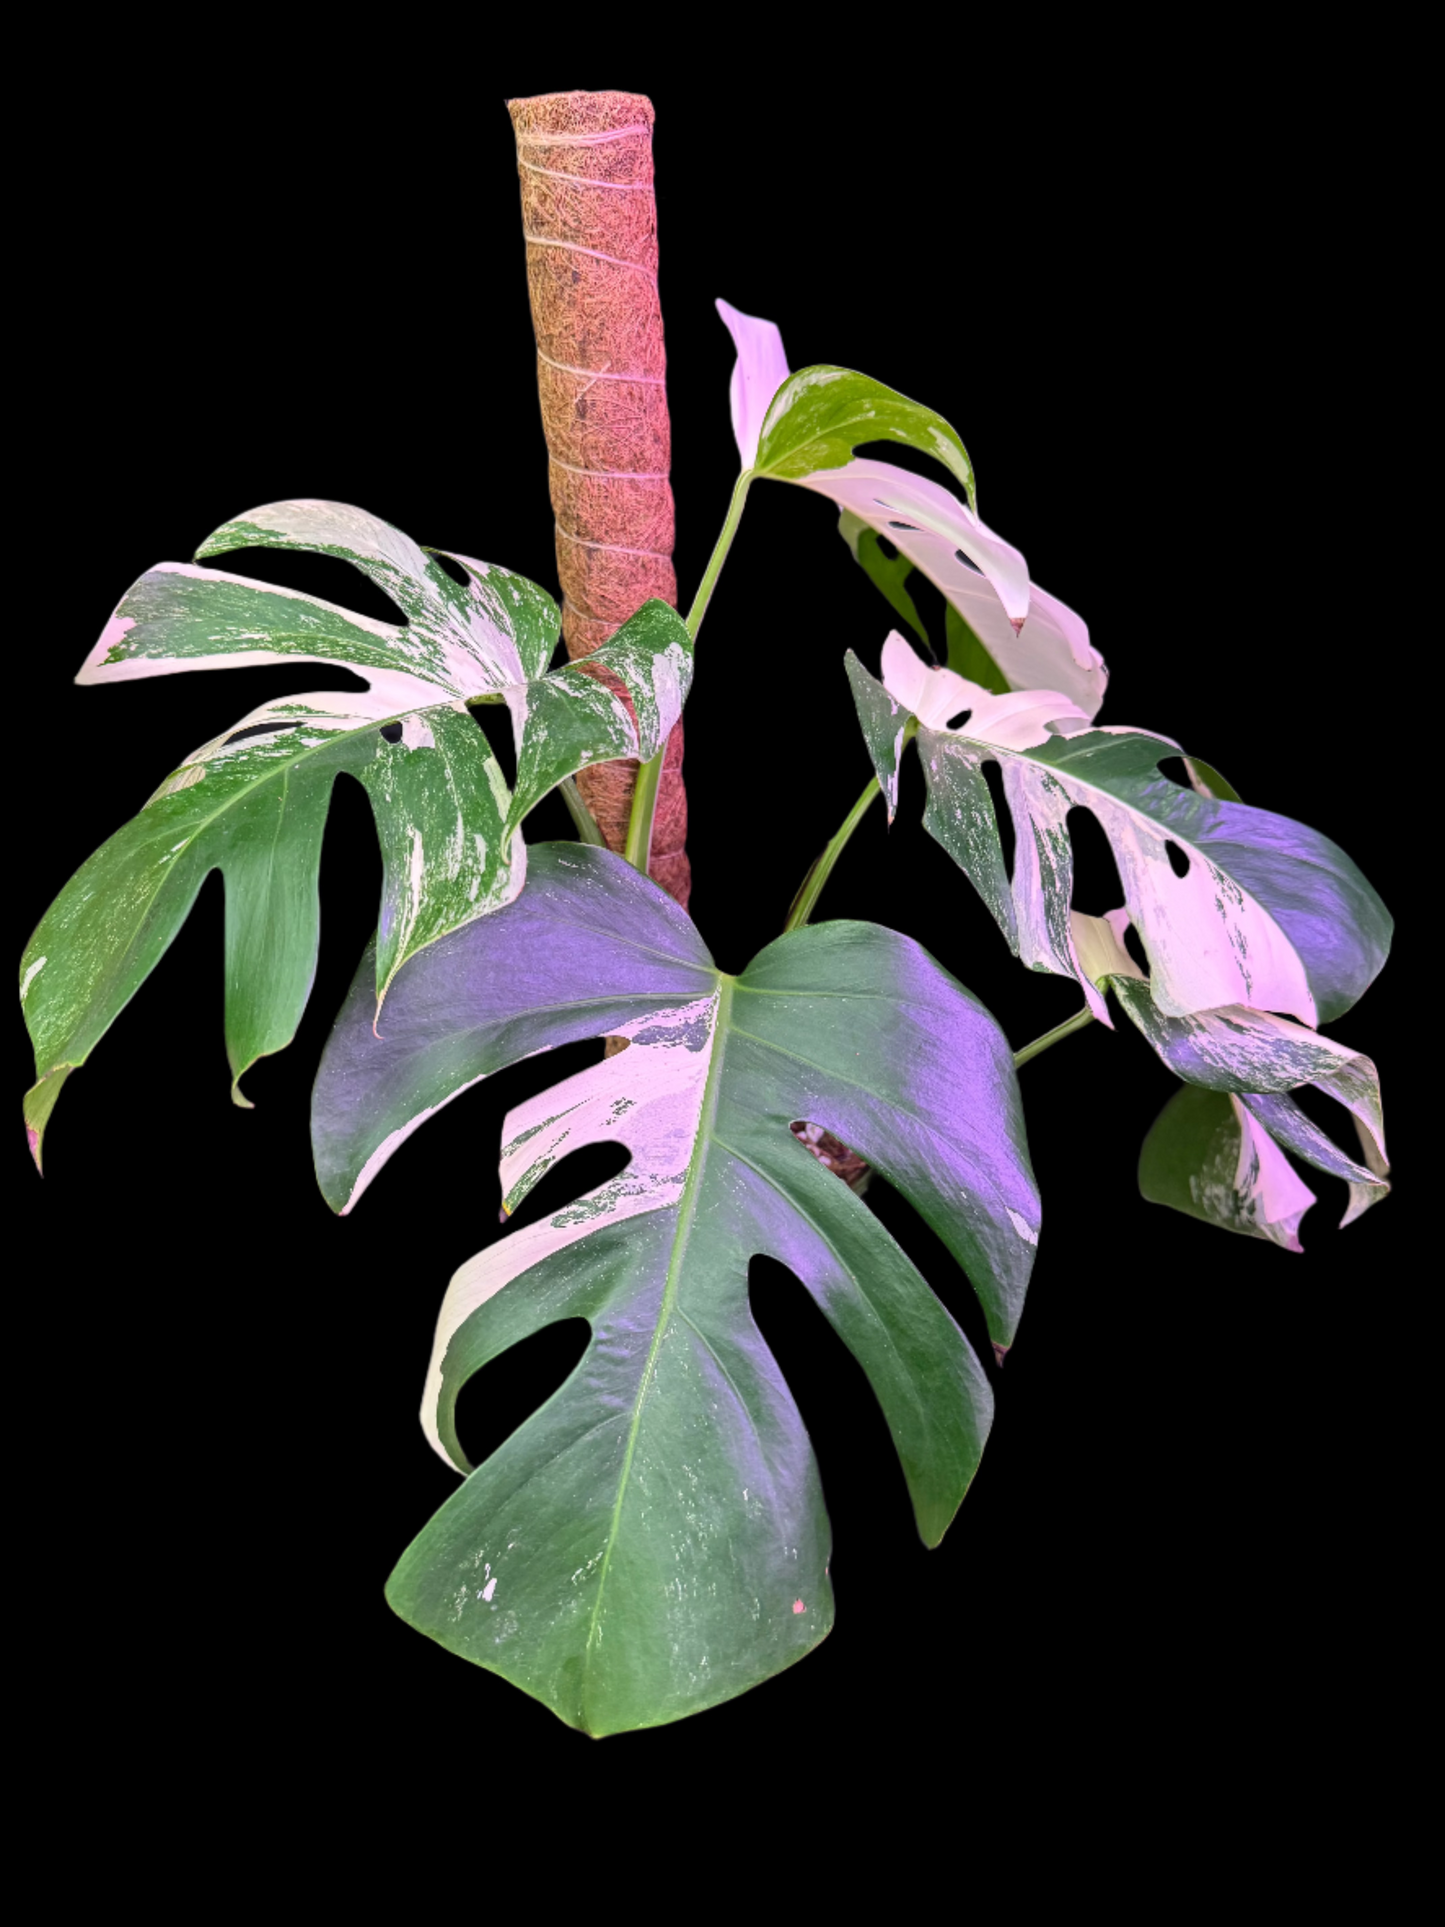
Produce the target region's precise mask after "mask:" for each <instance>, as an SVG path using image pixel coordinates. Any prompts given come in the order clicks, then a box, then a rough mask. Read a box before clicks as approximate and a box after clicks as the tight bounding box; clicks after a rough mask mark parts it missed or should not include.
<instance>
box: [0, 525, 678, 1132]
mask: <svg viewBox="0 0 1445 1927" xmlns="http://www.w3.org/2000/svg"><path fill="white" fill-rule="evenodd" d="M258 546H264V547H270V548H280V549H303V550H310V551H314V552H316V553H320V554H327V555H334V556H338V557H341V558H343V559H344V560H346V561H348V562H351V563H352V564H354V566H355V567H356V568H357V569H359V570H360V571H361V572H362V573H363V574H364V575H366V576H367V577H368V578H369V579H370V580H371V581H372V582H374V583H375V584H376V585H377V586H378V587H379V588H381V589H383V590H384V591H385V592H386V593H387V594H388V595H389V596H390V597H391V598H392V600H393V601H394V602H395V603H396V604H397V606H398V607H399V608H400V609H401V611H402V612H403V614H404V615H405V616H406V622H405V624H404V625H403V624H391V623H385V622H378V621H375V620H373V619H371V618H369V617H365V616H360V615H357V614H355V613H353V612H351V611H349V610H346V609H343V608H339V607H337V606H336V605H335V604H332V603H329V602H325V601H322V600H321V599H319V598H317V597H315V596H310V595H303V594H300V593H298V592H296V591H294V590H289V589H279V588H275V587H273V586H272V585H270V584H267V583H260V582H252V581H249V580H247V579H246V578H244V577H241V576H234V575H228V574H224V573H222V572H220V571H217V570H213V569H205V568H200V567H197V566H194V565H188V564H181V563H163V564H161V565H160V566H159V567H158V568H155V569H152V570H150V571H148V573H147V574H146V575H144V576H142V577H141V579H140V580H139V581H138V582H137V583H136V584H135V586H134V587H133V588H132V589H131V590H130V591H129V592H128V593H127V594H126V596H125V597H124V599H123V600H122V601H121V603H120V605H119V607H118V608H117V610H116V612H115V614H114V615H113V616H112V618H111V620H110V622H109V623H108V624H107V626H106V629H105V631H104V633H103V634H102V636H101V638H100V641H99V642H98V643H97V645H96V647H95V648H94V650H93V651H92V652H91V655H90V657H89V658H88V660H87V662H86V664H85V666H84V667H83V669H82V670H81V672H80V676H79V678H78V680H79V681H81V682H86V683H109V682H118V681H128V680H131V679H134V678H136V677H141V676H156V675H171V674H175V673H177V672H178V671H181V670H187V669H205V668H230V667H237V666H241V665H245V664H254V663H257V662H262V663H265V662H286V661H292V660H298V659H299V660H304V661H312V662H320V663H327V662H331V663H336V664H339V665H341V666H344V667H345V668H347V669H350V670H352V671H353V672H355V673H356V674H357V675H359V676H361V677H362V678H364V679H365V681H366V682H367V683H368V684H369V688H368V689H367V690H365V691H359V692H351V691H344V692H336V691H321V692H318V693H316V694H311V695H303V696H294V697H289V698H286V699H283V700H282V701H279V702H274V703H266V704H263V705H262V706H261V707H260V708H258V709H254V710H252V711H251V712H250V714H249V715H247V716H244V717H242V718H241V719H240V721H239V722H238V723H237V725H236V726H235V727H234V728H232V729H230V730H228V731H227V732H226V733H225V734H224V735H222V736H219V737H217V738H215V739H214V740H213V741H211V742H209V743H205V744H203V745H202V746H201V747H200V748H199V749H197V750H196V751H194V752H193V753H192V755H190V756H189V757H187V758H186V760H185V761H184V763H182V764H181V766H180V767H179V768H178V769H177V770H175V771H174V772H173V773H172V774H171V775H170V776H169V777H168V778H167V779H166V781H165V782H164V783H163V784H162V785H161V787H160V788H159V789H158V790H157V791H156V793H155V794H154V795H153V796H152V797H151V799H150V801H149V802H148V803H147V805H146V806H145V808H144V809H143V810H142V811H141V813H140V815H139V816H137V817H135V818H134V819H133V820H132V821H131V822H129V823H127V824H126V825H125V826H124V827H123V828H122V829H121V830H119V831H118V832H117V833H116V834H115V835H114V836H113V837H111V838H110V840H109V841H108V842H107V843H105V844H104V845H103V846H102V847H101V848H100V849H99V850H98V851H97V852H96V854H95V855H94V856H92V857H91V858H90V860H89V861H88V862H87V863H86V864H85V865H84V866H83V867H82V868H81V869H80V871H78V872H77V874H76V875H75V877H73V878H72V880H71V882H70V883H69V884H68V885H67V886H66V888H65V890H63V891H62V892H61V894H60V896H59V897H58V898H57V899H56V901H55V903H54V904H53V905H52V906H51V908H50V909H49V910H48V911H47V912H46V915H45V917H44V919H43V920H42V922H41V924H40V927H39V929H38V930H37V931H36V933H35V936H34V938H33V939H32V941H31V943H30V945H29V947H28V948H27V951H26V954H25V957H24V959H23V961H22V966H21V985H22V991H21V994H22V999H23V1001H24V1006H25V1015H26V1019H27V1022H28V1024H29V1027H30V1032H31V1037H32V1039H33V1041H34V1044H35V1050H36V1071H37V1078H38V1080H39V1081H38V1083H37V1085H36V1088H35V1089H34V1090H33V1091H32V1092H31V1094H30V1096H29V1098H28V1099H27V1104H26V1114H27V1123H28V1125H29V1128H30V1131H31V1141H32V1148H33V1149H34V1151H35V1153H36V1155H37V1159H38V1156H39V1147H40V1137H41V1133H42V1132H43V1128H44V1124H45V1121H46V1119H47V1118H48V1116H49V1113H50V1111H51V1109H52V1108H53V1105H54V1102H55V1096H56V1094H57V1092H58V1090H59V1088H60V1085H61V1083H62V1082H63V1080H64V1078H65V1077H66V1075H68V1073H69V1071H70V1070H72V1069H74V1068H75V1067H76V1066H77V1065H78V1064H80V1063H83V1062H84V1060H85V1058H86V1056H87V1055H88V1054H89V1052H90V1051H91V1050H92V1049H93V1048H94V1046H95V1044H96V1043H97V1042H98V1040H99V1039H100V1037H101V1036H102V1035H103V1034H104V1033H105V1031H106V1030H107V1029H108V1028H109V1026H110V1024H111V1023H112V1022H113V1021H114V1019H115V1017H116V1015H117V1014H118V1013H119V1011H120V1010H121V1009H123V1008H124V1006H125V1004H126V1003H127V1002H128V1001H129V999H130V998H131V996H133V995H134V993H135V991H136V990H137V989H138V987H139V986H140V984H141V983H142V982H143V981H144V980H145V978H146V977H147V976H148V974H149V973H150V971H151V970H152V969H153V968H154V966H155V964H156V963H157V962H158V960H159V958H160V957H161V956H162V955H163V954H164V952H165V950H166V948H167V947H168V945H169V944H170V942H171V940H172V938H173V937H174V936H175V933H176V931H177V930H178V929H179V927H180V925H181V924H182V922H183V921H184V920H185V918H186V916H187V915H188V913H189V911H190V908H191V905H192V904H193V903H194V901H195V898H196V895H197V892H198V891H199V889H200V886H201V884H202V883H203V881H204V880H205V878H206V876H207V875H208V874H209V872H210V871H212V870H213V869H219V870H221V871H222V872H223V874H224V876H225V880H226V1044H227V1051H228V1054H229V1057H230V1061H231V1068H232V1074H233V1077H234V1079H235V1084H234V1086H233V1091H234V1094H235V1095H236V1097H237V1101H238V1102H242V1103H244V1102H245V1100H244V1099H243V1098H242V1097H241V1096H240V1093H239V1083H240V1079H241V1077H242V1075H243V1074H244V1072H245V1071H246V1069H247V1067H248V1066H249V1065H250V1064H252V1063H254V1062H255V1060H256V1059H257V1058H258V1057H260V1056H262V1055H265V1054H266V1053H268V1052H271V1051H275V1050H279V1049H281V1048H282V1047H283V1046H284V1045H285V1044H286V1043H288V1042H289V1041H290V1039H291V1037H292V1036H293V1035H294V1033H295V1029H296V1025H297V1023H298V1022H299V1020H300V1016H301V1012H302V1010H303V1009H304V1007H305V1003H306V999H307V996H308V995H309V991H310V986H311V981H312V977H313V974H314V970H315V961H316V951H317V942H318V931H319V925H318V912H317V896H316V879H317V869H318V864H319V857H320V847H321V835H322V831H323V828H324V825H325V819H326V813H327V809H328V806H329V800H330V792H331V785H332V783H333V782H334V781H335V779H336V777H337V775H338V774H339V773H341V772H342V771H345V772H347V773H348V774H350V775H353V776H355V777H356V778H357V779H358V780H359V781H360V782H361V783H362V784H363V785H364V786H365V788H366V790H367V792H368V794H369V796H370V798H371V803H372V809H373V813H374V815H375V819H376V825H377V833H378V837H379V840H380V843H381V852H382V860H383V887H382V901H381V908H380V915H379V931H380V941H379V944H378V949H377V958H376V993H377V996H378V998H379V997H381V996H383V995H384V994H385V992H386V990H387V988H388V986H389V985H390V984H391V982H392V981H393V980H394V978H395V976H396V973H397V972H398V971H399V970H400V969H401V968H402V966H403V965H404V964H405V963H406V961H407V959H408V958H410V957H412V956H414V955H415V954H416V952H417V951H418V950H420V949H422V948H423V947H424V946H425V945H426V944H429V943H432V942H434V941H435V940H436V939H437V937H439V936H441V935H443V934H444V933H445V932H446V931H448V930H453V929H456V928H457V927H458V926H459V925H461V924H463V923H466V922H469V921H470V920H471V919H473V918H475V917H478V916H482V915H485V914H486V913H487V912H489V911H490V910H492V909H494V908H496V906H497V905H498V904H500V903H505V902H507V901H509V900H510V899H511V898H512V897H513V896H515V895H516V893H517V891H518V890H519V889H520V888H521V886H522V882H523V878H524V876H525V851H524V848H523V844H522V840H521V837H520V835H519V834H518V827H519V825H520V822H521V819H522V817H523V816H524V815H525V813H526V811H527V810H528V809H530V808H531V807H532V806H533V805H534V804H535V803H536V802H538V801H539V800H540V798H541V797H542V796H543V795H545V794H546V793H547V791H548V790H549V789H551V788H552V787H553V786H554V785H555V784H556V783H558V782H559V781H561V780H562V779H563V778H564V777H567V776H570V775H571V774H572V773H573V772H574V771H575V770H577V769H578V768H580V767H582V766H584V765H585V764H587V763H589V762H600V761H606V760H608V759H610V758H612V757H616V756H635V755H643V756H647V755H650V754H652V753H653V752H654V751H655V750H656V749H657V748H658V747H659V746H660V745H661V743H662V742H663V741H665V739H666V736H667V732H668V730H669V729H671V727H672V725H673V723H674V722H676V720H677V716H678V714H679V712H680V710H681V706H682V701H683V698H684V696H685V694H686V691H687V686H688V681H689V678H690V674H691V662H692V649H691V643H690V641H689V639H688V637H687V633H686V630H685V628H684V626H683V624H682V622H681V620H680V619H679V618H678V616H677V615H676V613H675V612H674V611H673V610H671V609H669V608H667V607H666V606H665V605H664V604H662V603H649V604H647V605H645V606H644V608H643V609H642V610H640V611H639V612H638V614H637V615H636V616H635V617H634V618H633V619H632V621H631V622H630V623H628V624H626V625H625V626H624V628H623V629H621V630H619V632H618V633H617V635H616V636H614V637H613V638H612V639H611V640H610V641H609V642H608V643H607V644H606V645H605V646H604V648H603V649H601V650H599V651H598V652H597V654H596V656H595V657H593V658H592V661H593V662H595V663H602V664H605V666H606V667H607V668H609V669H611V670H612V671H613V672H614V673H615V674H617V675H618V676H620V677H621V679H622V681H623V683H624V684H625V686H626V687H627V689H628V691H629V693H630V694H631V696H632V698H633V701H634V704H635V708H636V712H637V722H636V723H634V722H633V720H632V718H631V717H630V716H629V715H628V713H627V710H626V708H625V706H624V705H623V704H622V703H621V702H619V701H618V700H617V698H616V697H615V696H614V695H612V694H611V693H610V692H609V691H608V690H607V689H606V688H604V686H603V685H602V684H601V683H600V682H599V681H597V680H596V679H595V677H594V676H593V675H591V674H590V673H589V672H588V671H587V670H585V669H583V668H581V667H579V666H571V665H569V666H568V667H566V668H564V669H561V670H559V671H558V672H556V673H555V674H553V675H548V674H547V673H546V670H547V663H548V661H549V659H550V657H551V654H552V650H553V648H554V646H555V643H556V640H557V636H558V624H559V619H558V613H557V609H556V605H555V604H554V603H553V601H552V598H551V597H550V596H549V595H547V594H546V593H545V591H543V590H542V589H539V588H538V587H536V585H535V584H533V583H531V582H528V581H526V580H525V579H524V578H522V577H520V576H515V575H512V574H510V573H509V572H508V571H506V570H504V569H498V568H495V567H493V566H491V565H489V564H487V563H484V562H475V561H472V560H470V559H469V558H467V557H463V556H457V557H453V558H451V560H452V561H453V562H454V563H455V564H456V565H457V566H458V567H459V568H460V569H461V570H462V571H463V573H464V575H465V581H464V582H462V583H458V582H456V581H454V580H453V579H452V578H451V577H450V576H449V575H448V574H447V573H446V572H445V571H444V570H443V569H442V567H441V566H440V564H439V563H438V562H437V561H436V560H435V559H434V558H433V557H432V556H430V555H427V554H424V553H423V551H422V550H420V549H419V548H417V546H416V545H415V543H413V542H411V541H410V540H409V538H408V537H406V536H405V535H403V534H401V532H400V531H399V530H396V529H393V528H390V527H389V526H388V525H387V524H386V523H384V522H381V521H379V520H377V518H376V517H374V516H370V515H366V514H365V513H363V512H362V511H361V510H359V509H354V508H349V507H347V506H345V505H344V504H341V503H335V502H281V503H273V504H271V505H269V506H268V507H265V508H261V509H255V510H252V511H251V512H250V514H249V515H247V516H244V517H242V518H240V519H239V520H237V521H235V522H230V523H227V524H226V526H225V527H224V528H222V529H219V530H218V531H217V532H216V533H215V534H214V535H213V536H211V537H210V538H209V540H208V541H207V542H206V543H205V544H204V545H203V546H202V549H201V552H200V553H201V554H202V556H216V555H222V554H226V553H228V552H230V551H231V550H234V549H238V548H252V547H258ZM478 700H480V701H495V702H503V701H504V702H506V703H507V704H508V706H509V707H510V710H511V713H512V723H513V729H514V734H515V736H516V739H517V751H518V770H519V775H518V785H517V793H516V795H515V797H514V796H513V795H512V794H511V793H510V792H509V791H508V789H507V786H506V784H505V782H504V781H503V779H502V775H501V771H500V769H499V767H498V765H497V762H496V759H495V758H494V757H493V755H492V754H491V751H490V749H489V748H488V745H487V741H486V738H485V737H484V736H483V734H482V732H481V731H480V730H479V729H478V728H477V726H476V723H475V721H474V720H473V718H472V717H471V715H470V714H469V713H468V709H467V704H468V702H472V701H478Z"/></svg>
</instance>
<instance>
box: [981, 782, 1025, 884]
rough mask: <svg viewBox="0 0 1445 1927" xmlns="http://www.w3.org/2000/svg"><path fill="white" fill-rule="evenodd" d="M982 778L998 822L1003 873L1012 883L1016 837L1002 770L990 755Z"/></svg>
mask: <svg viewBox="0 0 1445 1927" xmlns="http://www.w3.org/2000/svg"><path fill="white" fill-rule="evenodd" d="M983 780H984V782H985V783H987V784H988V793H989V795H990V797H992V799H993V813H994V819H995V821H996V822H997V824H998V840H999V843H1000V844H1001V845H1002V847H1003V867H1004V874H1005V875H1006V876H1007V877H1008V880H1009V882H1010V883H1012V882H1013V875H1014V852H1015V849H1016V848H1017V843H1018V839H1017V838H1016V836H1015V835H1014V820H1013V813H1012V811H1011V810H1010V809H1009V806H1008V798H1007V796H1006V795H1005V793H1004V786H1003V771H1002V770H1001V769H1000V768H999V766H998V764H997V763H996V762H995V761H994V760H993V758H992V757H989V758H988V759H987V761H986V762H985V763H984V766H983Z"/></svg>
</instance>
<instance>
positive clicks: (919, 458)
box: [853, 441, 966, 515]
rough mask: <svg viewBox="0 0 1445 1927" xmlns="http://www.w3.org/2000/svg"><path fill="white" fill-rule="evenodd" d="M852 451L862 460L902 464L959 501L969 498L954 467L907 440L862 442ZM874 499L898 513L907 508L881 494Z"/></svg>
mask: <svg viewBox="0 0 1445 1927" xmlns="http://www.w3.org/2000/svg"><path fill="white" fill-rule="evenodd" d="M853 453H854V456H855V457H857V458H859V459H861V460H863V461H873V462H887V463H889V464H890V465H891V466H892V467H893V468H901V469H903V470H905V471H906V473H908V474H909V475H916V476H918V478H919V480H920V481H924V482H932V483H933V484H934V485H935V486H936V487H938V488H946V489H947V490H948V492H949V494H950V495H952V496H955V497H956V498H957V499H958V500H960V501H964V500H966V497H965V493H964V487H963V483H962V482H960V481H959V479H958V477H957V476H956V475H955V474H954V472H953V470H952V469H951V468H949V467H948V466H947V465H946V464H945V463H943V462H940V461H939V460H938V459H937V458H936V457H935V456H932V455H927V454H925V453H924V451H923V450H922V449H921V448H914V447H912V446H910V444H909V443H907V442H895V441H881V442H859V443H858V445H857V447H856V448H855V449H854V450H853ZM878 479H879V480H880V483H881V485H882V486H883V487H884V488H886V487H887V486H888V484H887V482H886V481H885V480H883V479H882V478H881V477H880V478H878ZM873 499H874V500H875V501H876V502H877V503H878V506H879V508H884V509H892V511H893V513H894V514H895V515H901V514H903V513H904V512H905V511H903V510H901V509H900V508H899V507H898V505H897V503H896V502H885V501H883V500H882V499H881V498H880V497H878V496H875V497H874V498H873Z"/></svg>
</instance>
